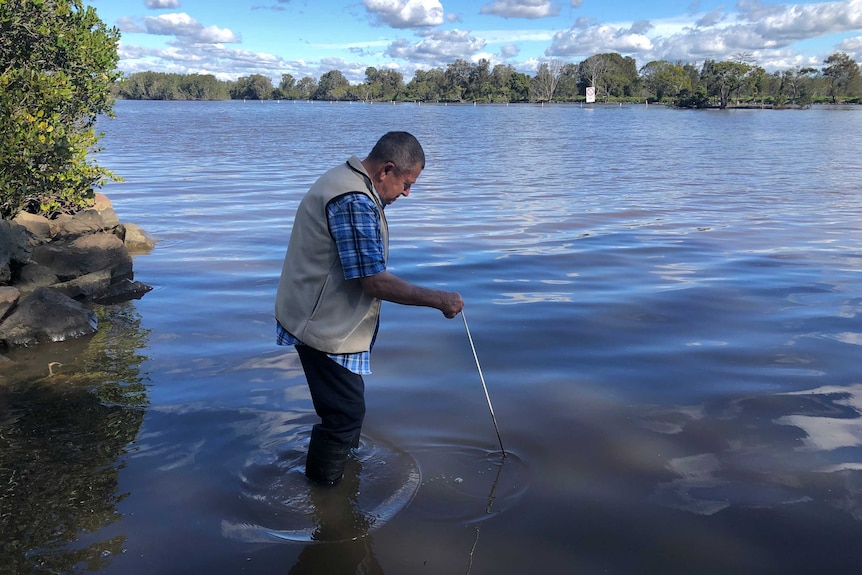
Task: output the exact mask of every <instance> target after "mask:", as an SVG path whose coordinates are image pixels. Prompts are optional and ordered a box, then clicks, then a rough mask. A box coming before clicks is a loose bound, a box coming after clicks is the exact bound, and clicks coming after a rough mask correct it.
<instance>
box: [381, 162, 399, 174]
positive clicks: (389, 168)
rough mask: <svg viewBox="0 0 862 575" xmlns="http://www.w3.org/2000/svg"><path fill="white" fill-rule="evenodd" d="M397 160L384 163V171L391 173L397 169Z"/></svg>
mask: <svg viewBox="0 0 862 575" xmlns="http://www.w3.org/2000/svg"><path fill="white" fill-rule="evenodd" d="M395 168H396V166H395V162H386V163H385V164H383V173H384V174H386V175H389V174H390V173H392V172H394V171H395Z"/></svg>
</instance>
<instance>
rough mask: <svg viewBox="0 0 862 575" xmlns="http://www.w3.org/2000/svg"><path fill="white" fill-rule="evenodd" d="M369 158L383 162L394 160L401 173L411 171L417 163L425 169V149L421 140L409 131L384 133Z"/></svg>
mask: <svg viewBox="0 0 862 575" xmlns="http://www.w3.org/2000/svg"><path fill="white" fill-rule="evenodd" d="M368 159H369V160H372V161H374V162H379V163H381V164H385V163H386V162H392V163H393V164H395V170H396V172H397V173H399V174H400V173H403V172H409V171H411V170H413V168H415V167H416V166H417V165H418V166H420V167H421V168H422V169H423V170H424V169H425V151H424V150H423V149H422V146H421V145H420V144H419V140H417V139H416V137H415V136H413V134H410V133H408V132H387V133H386V134H384V135H383V137H381V138H380V139H379V140H377V143H376V144H374V148H372V149H371V153H370V154H368Z"/></svg>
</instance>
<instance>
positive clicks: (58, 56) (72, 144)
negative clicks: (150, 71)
mask: <svg viewBox="0 0 862 575" xmlns="http://www.w3.org/2000/svg"><path fill="white" fill-rule="evenodd" d="M118 40H119V31H118V30H117V29H116V28H110V29H109V28H107V27H106V26H105V24H104V23H103V22H102V21H101V20H100V19H99V17H98V15H97V14H96V11H95V9H93V8H92V7H89V6H86V7H85V6H84V5H83V4H82V2H81V0H0V216H2V217H4V218H10V217H13V216H15V215H16V214H17V213H18V212H20V211H22V210H25V211H29V212H33V213H42V214H43V215H47V216H49V217H51V216H54V215H56V214H58V213H62V212H66V213H73V212H75V211H78V210H80V209H81V208H82V207H84V206H86V205H88V204H89V203H90V202H91V201H92V198H93V191H94V188H97V187H100V186H101V185H102V184H103V183H105V181H107V179H109V178H111V177H112V174H111V172H110V171H108V170H106V169H104V168H101V167H99V166H98V165H96V164H95V163H94V162H91V161H90V160H89V158H88V154H90V153H91V152H93V153H95V152H97V151H99V148H97V147H96V146H97V143H98V140H99V138H100V137H101V134H96V132H95V129H94V127H95V123H96V119H97V118H98V116H99V115H100V114H106V115H111V107H112V106H113V99H112V97H111V86H112V85H113V83H114V82H115V81H116V80H117V79H118V78H119V76H120V73H119V72H118V71H117V70H116V65H117V60H118V55H117V42H118Z"/></svg>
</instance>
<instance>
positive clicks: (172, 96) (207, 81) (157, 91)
mask: <svg viewBox="0 0 862 575" xmlns="http://www.w3.org/2000/svg"><path fill="white" fill-rule="evenodd" d="M229 90H230V86H229V84H228V83H227V82H222V81H219V80H218V79H217V78H216V77H215V76H213V75H212V74H166V73H163V72H136V73H134V74H130V75H129V76H126V77H125V78H123V79H122V81H120V82H119V83H118V84H117V85H116V86H115V93H116V96H117V97H118V98H122V99H125V100H227V99H228V98H229V97H230V91H229Z"/></svg>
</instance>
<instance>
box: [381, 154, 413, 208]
mask: <svg viewBox="0 0 862 575" xmlns="http://www.w3.org/2000/svg"><path fill="white" fill-rule="evenodd" d="M421 173H422V168H421V167H420V166H419V165H416V166H415V167H414V168H413V169H412V170H403V171H401V172H399V171H398V169H397V168H396V167H395V165H394V164H393V165H392V167H391V168H388V169H385V170H383V172H381V175H380V182H379V183H378V185H377V193H378V194H379V195H380V200H381V201H382V202H383V205H386V206H388V205H389V204H391V203H392V202H394V201H395V200H397V199H398V198H399V196H409V195H410V186H412V185H413V184H414V183H416V180H417V179H419V174H421Z"/></svg>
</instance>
